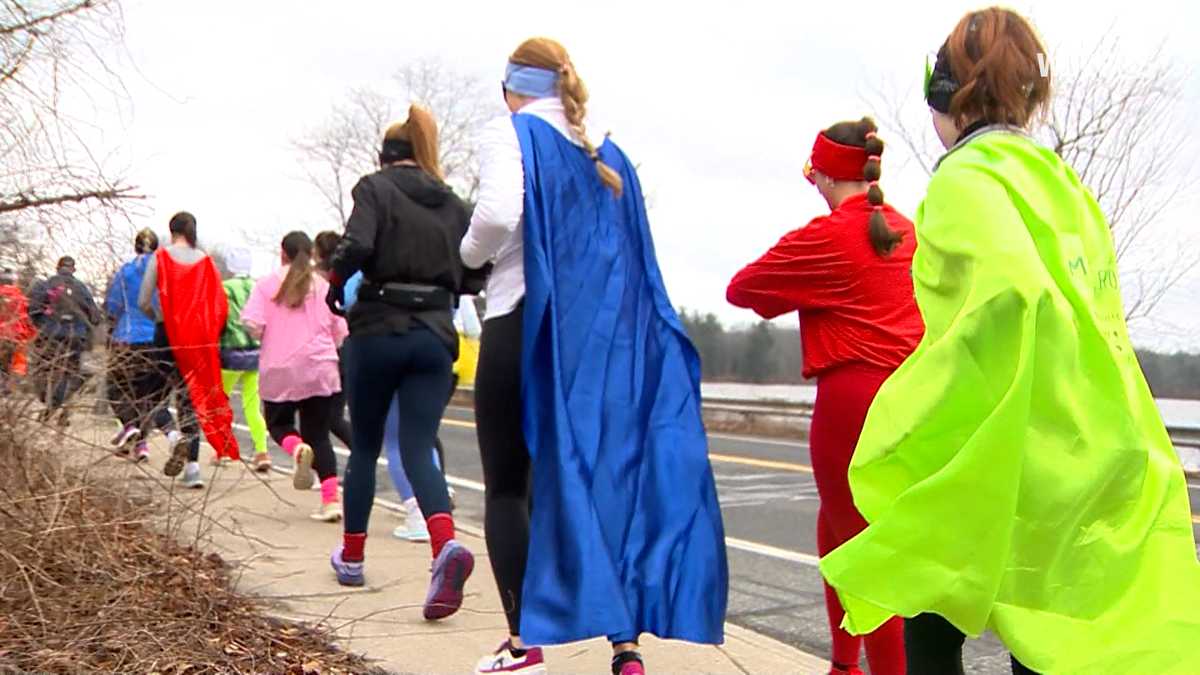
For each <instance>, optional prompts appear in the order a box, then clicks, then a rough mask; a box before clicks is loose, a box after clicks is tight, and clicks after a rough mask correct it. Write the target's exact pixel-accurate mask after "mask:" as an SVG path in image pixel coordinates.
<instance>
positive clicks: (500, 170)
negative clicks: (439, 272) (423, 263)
mask: <svg viewBox="0 0 1200 675" xmlns="http://www.w3.org/2000/svg"><path fill="white" fill-rule="evenodd" d="M479 152H480V158H481V163H480V167H479V201H478V203H476V205H475V211H474V212H473V213H472V214H471V224H470V226H469V227H468V228H467V234H466V236H465V237H463V240H462V244H461V245H460V247H459V253H460V254H461V255H462V261H463V264H464V265H466V266H467V267H470V268H472V269H478V268H480V267H483V266H484V265H485V264H487V262H488V261H490V260H491V259H492V258H494V257H496V254H497V253H499V252H500V249H501V247H503V246H504V242H506V241H508V238H509V237H510V236H512V233H513V232H515V231H516V229H517V226H518V225H519V224H520V223H521V214H522V213H523V212H524V210H525V169H524V166H523V165H522V163H521V143H520V141H518V140H517V130H516V127H514V126H513V121H512V118H511V117H501V118H498V119H495V120H493V121H491V122H489V123H488V124H487V125H486V126H485V127H484V129H483V131H482V133H481V134H480V150H479Z"/></svg>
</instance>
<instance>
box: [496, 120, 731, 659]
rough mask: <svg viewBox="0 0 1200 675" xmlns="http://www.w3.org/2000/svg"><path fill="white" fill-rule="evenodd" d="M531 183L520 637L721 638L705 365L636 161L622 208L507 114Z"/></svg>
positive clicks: (720, 565)
mask: <svg viewBox="0 0 1200 675" xmlns="http://www.w3.org/2000/svg"><path fill="white" fill-rule="evenodd" d="M513 123H514V125H515V127H516V130H517V136H518V138H519V139H520V143H521V155H522V161H523V163H524V169H525V211H524V249H525V309H524V338H523V344H522V347H523V351H522V359H523V362H522V377H523V378H524V380H523V392H522V396H523V405H524V411H525V418H524V429H525V438H526V441H527V443H528V445H529V452H530V455H531V457H532V459H533V511H532V516H531V522H530V542H529V562H528V566H527V568H526V572H525V583H524V592H523V599H522V613H521V637H522V639H523V640H524V641H526V642H527V643H529V644H539V645H541V644H559V643H564V642H572V641H576V640H583V639H587V638H592V637H596V636H607V637H609V638H616V639H618V640H628V639H633V638H634V637H636V635H638V634H640V633H651V634H653V635H657V636H659V637H662V638H668V639H680V640H687V641H690V642H699V643H710V644H719V643H721V642H722V640H723V627H724V620H725V606H726V599H727V595H728V585H729V573H728V566H727V563H726V560H725V535H724V527H723V525H722V522H721V511H720V507H719V506H718V503H717V492H716V486H715V483H714V481H713V474H712V468H711V466H710V464H709V461H708V440H707V437H706V435H705V431H704V425H703V422H702V420H701V417H700V358H699V356H698V355H697V353H696V350H695V349H694V348H693V346H692V344H691V342H690V341H689V340H688V338H687V335H686V334H685V333H684V330H683V325H682V324H681V323H680V321H679V317H678V316H677V315H676V313H675V310H674V309H673V308H672V306H671V301H670V298H668V297H667V291H666V288H665V287H664V285H663V280H662V275H661V273H660V272H659V269H658V262H657V260H656V258H655V255H654V243H653V241H652V240H651V237H650V228H649V224H648V223H647V220H646V209H645V203H644V201H643V199H642V193H641V187H640V185H639V184H638V178H637V174H636V173H635V172H634V168H633V166H632V164H630V162H629V160H628V159H627V158H626V157H625V155H624V153H622V152H621V150H620V149H619V148H617V146H616V145H615V144H613V143H612V142H610V141H606V142H605V143H604V144H603V146H601V148H600V150H599V152H600V157H601V159H603V161H604V162H605V163H606V164H607V165H608V166H610V167H612V168H613V169H615V170H616V171H617V173H618V174H620V175H621V177H622V178H623V179H624V183H625V184H624V192H623V194H622V196H621V197H620V198H615V197H614V196H613V195H612V194H611V193H610V192H609V190H608V188H606V187H605V186H604V185H603V184H602V183H601V182H600V179H599V177H598V175H597V173H596V167H595V165H594V164H593V162H592V161H591V160H590V159H589V158H588V156H587V154H586V153H584V152H583V151H582V150H581V149H580V148H579V147H578V146H576V145H574V144H572V143H571V142H570V141H568V140H567V139H566V138H564V137H563V136H562V134H560V133H559V132H558V131H557V130H555V129H554V127H552V126H550V125H549V124H548V123H546V122H545V121H543V120H541V119H538V118H536V117H534V116H532V115H525V114H518V115H515V116H514V117H513Z"/></svg>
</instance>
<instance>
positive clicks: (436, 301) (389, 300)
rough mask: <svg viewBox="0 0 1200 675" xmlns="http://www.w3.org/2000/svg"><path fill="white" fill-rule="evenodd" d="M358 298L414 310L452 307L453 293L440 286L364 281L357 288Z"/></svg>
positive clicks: (447, 309) (448, 309) (449, 308)
mask: <svg viewBox="0 0 1200 675" xmlns="http://www.w3.org/2000/svg"><path fill="white" fill-rule="evenodd" d="M358 299H359V301H363V300H374V301H377V302H383V303H385V304H388V305H391V306H393V307H399V308H400V309H407V310H410V311H414V312H422V311H429V310H439V309H440V310H446V311H450V310H452V309H454V294H453V293H451V292H450V291H449V290H447V289H445V288H442V287H441V286H426V285H424V284H401V283H395V282H389V283H385V284H376V283H372V282H369V281H364V282H363V283H362V285H361V286H359V288H358Z"/></svg>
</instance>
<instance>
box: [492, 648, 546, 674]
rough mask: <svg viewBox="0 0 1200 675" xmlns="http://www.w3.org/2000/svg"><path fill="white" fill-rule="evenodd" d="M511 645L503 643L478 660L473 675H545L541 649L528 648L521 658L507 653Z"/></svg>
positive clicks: (509, 652) (544, 663)
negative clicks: (514, 674)
mask: <svg viewBox="0 0 1200 675" xmlns="http://www.w3.org/2000/svg"><path fill="white" fill-rule="evenodd" d="M511 646H512V643H511V642H509V641H507V640H506V641H505V642H504V644H502V645H500V648H499V649H497V650H496V651H495V652H494V653H492V654H489V655H488V656H485V657H483V658H482V659H479V662H478V663H476V664H475V675H500V674H502V673H525V674H526V675H534V674H535V673H536V674H537V675H545V673H546V662H545V659H544V657H543V655H542V648H541V647H530V648H528V649H526V650H525V653H524V654H523V655H521V656H513V655H512V652H511V651H509V649H510V647H511Z"/></svg>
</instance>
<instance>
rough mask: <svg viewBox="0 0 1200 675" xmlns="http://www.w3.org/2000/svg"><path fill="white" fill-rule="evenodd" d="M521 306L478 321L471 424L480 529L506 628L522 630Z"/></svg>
mask: <svg viewBox="0 0 1200 675" xmlns="http://www.w3.org/2000/svg"><path fill="white" fill-rule="evenodd" d="M522 308H523V306H520V305H519V306H518V307H517V309H516V310H515V311H513V313H511V314H508V315H505V316H501V317H497V318H495V319H488V320H486V321H484V322H483V337H482V338H481V340H480V346H479V367H478V370H477V372H476V374H475V425H476V427H475V428H476V432H477V433H478V435H479V456H480V458H481V459H482V462H483V483H484V487H485V489H486V490H485V492H484V519H483V524H484V534H485V535H486V538H487V549H488V558H489V559H490V560H491V561H492V574H493V575H495V577H496V585H497V587H498V588H499V590H500V602H501V603H503V605H504V613H505V617H506V618H507V619H508V630H509V632H510V633H511V634H512V635H520V633H521V585H522V583H524V580H525V562H526V559H527V556H528V549H529V509H530V494H529V492H530V479H531V473H530V461H529V449H528V448H527V447H526V446H525V432H524V430H523V429H522V426H521V419H522V415H523V409H522V406H521V337H522V328H521V321H522V315H523V312H522Z"/></svg>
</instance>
